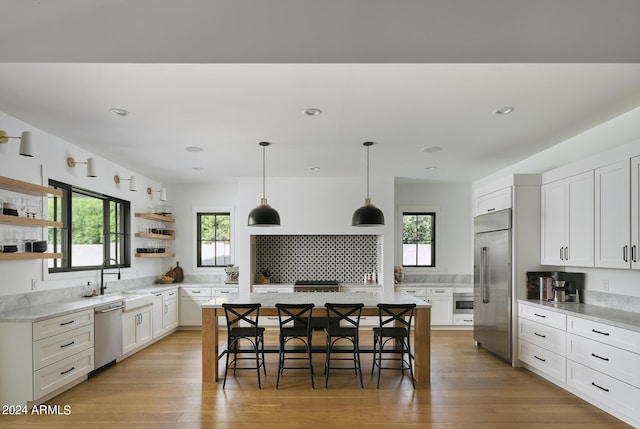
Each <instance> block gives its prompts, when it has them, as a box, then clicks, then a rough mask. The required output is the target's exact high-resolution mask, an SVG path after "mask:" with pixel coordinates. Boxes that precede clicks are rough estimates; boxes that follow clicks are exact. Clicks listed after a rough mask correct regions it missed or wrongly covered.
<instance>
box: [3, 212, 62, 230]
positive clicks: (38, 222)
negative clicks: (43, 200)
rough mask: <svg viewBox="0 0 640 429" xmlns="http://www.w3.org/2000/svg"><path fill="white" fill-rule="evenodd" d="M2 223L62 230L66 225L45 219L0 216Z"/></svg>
mask: <svg viewBox="0 0 640 429" xmlns="http://www.w3.org/2000/svg"><path fill="white" fill-rule="evenodd" d="M0 223H3V224H7V225H19V226H44V227H52V228H62V227H63V226H64V225H63V223H62V222H54V221H51V220H44V219H31V218H26V217H18V216H8V215H3V214H0Z"/></svg>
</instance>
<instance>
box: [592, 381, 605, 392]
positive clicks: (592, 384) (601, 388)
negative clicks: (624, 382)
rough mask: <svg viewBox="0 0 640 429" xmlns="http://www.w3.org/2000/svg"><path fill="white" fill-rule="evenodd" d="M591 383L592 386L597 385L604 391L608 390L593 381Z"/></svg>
mask: <svg viewBox="0 0 640 429" xmlns="http://www.w3.org/2000/svg"><path fill="white" fill-rule="evenodd" d="M591 385H592V386H594V387H597V388H598V389H600V390H604V391H605V392H608V391H609V389H605V388H604V387H601V386H598V385H597V384H596V383H594V382H593V381H592V382H591Z"/></svg>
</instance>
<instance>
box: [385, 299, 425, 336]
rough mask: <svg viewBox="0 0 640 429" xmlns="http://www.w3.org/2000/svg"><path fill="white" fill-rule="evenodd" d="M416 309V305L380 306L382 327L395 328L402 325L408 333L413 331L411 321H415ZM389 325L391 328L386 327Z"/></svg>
mask: <svg viewBox="0 0 640 429" xmlns="http://www.w3.org/2000/svg"><path fill="white" fill-rule="evenodd" d="M415 308H416V304H415V303H411V304H384V303H380V304H378V314H379V317H380V327H381V328H386V327H389V328H391V327H393V326H394V325H395V326H397V325H398V324H400V325H401V326H402V327H404V328H405V329H406V330H407V332H409V330H410V329H411V320H412V319H413V310H414V309H415ZM386 325H389V326H386Z"/></svg>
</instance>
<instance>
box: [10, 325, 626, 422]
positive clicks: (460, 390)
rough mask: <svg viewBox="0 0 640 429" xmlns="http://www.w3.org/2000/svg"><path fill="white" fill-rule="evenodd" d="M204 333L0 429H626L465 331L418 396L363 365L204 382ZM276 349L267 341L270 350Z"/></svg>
mask: <svg viewBox="0 0 640 429" xmlns="http://www.w3.org/2000/svg"><path fill="white" fill-rule="evenodd" d="M200 335H201V334H200V332H199V331H180V332H177V333H175V334H173V335H171V336H169V337H167V338H165V339H163V340H161V341H160V342H158V343H156V344H154V345H152V346H150V347H148V348H147V349H145V350H143V351H141V352H139V353H137V354H135V355H134V356H132V357H130V358H128V359H125V360H124V361H122V362H119V363H118V364H117V365H116V366H114V367H112V368H109V369H108V370H106V371H104V372H103V373H102V374H100V375H98V376H96V377H93V378H91V379H89V380H87V381H85V382H83V383H81V384H80V385H78V386H76V387H75V388H73V389H71V390H69V391H67V392H65V393H63V394H61V395H59V396H57V397H55V398H54V399H52V400H51V401H50V402H49V404H51V405H61V406H64V405H68V406H70V410H71V414H70V415H67V416H63V415H59V416H52V415H40V416H38V415H27V416H7V415H0V427H1V428H26V427H36V428H39V427H43V428H45V427H46V428H66V429H67V428H87V427H92V428H101V427H105V428H107V427H108V428H121V427H126V428H200V427H212V428H213V427H215V428H248V429H251V428H260V429H270V428H278V429H289V428H291V429H294V428H295V429H311V428H331V429H336V428H343V427H344V428H347V427H348V428H359V427H362V428H368V429H377V428H384V429H387V428H442V429H445V428H446V429H470V428H479V429H485V428H487V429H488V428H491V429H493V428H524V429H527V428H536V429H537V428H576V429H578V428H580V429H585V428H607V429H610V428H627V427H629V426H627V425H625V424H624V423H622V422H620V421H619V420H617V419H615V418H613V417H611V416H610V415H608V414H606V413H604V412H603V411H600V410H599V409H597V408H595V407H593V406H591V405H589V404H588V403H586V402H584V401H582V400H580V399H579V398H577V397H575V396H573V395H571V394H569V393H567V392H565V391H564V390H562V389H560V388H559V387H556V386H555V385H553V384H551V383H549V382H547V381H545V380H543V379H541V378H539V377H537V376H536V375H534V374H532V373H530V372H528V371H526V370H523V369H514V368H511V367H510V366H508V365H507V364H505V363H504V362H502V361H500V360H498V359H497V358H495V357H494V356H492V355H491V354H489V353H487V352H486V351H484V350H483V349H479V348H476V347H475V346H474V344H473V340H472V334H471V332H469V331H453V332H452V331H435V332H433V336H432V376H431V380H432V382H431V385H430V386H428V387H426V388H423V389H419V390H415V391H414V390H413V389H412V388H411V383H410V379H409V378H408V377H404V379H403V378H402V377H400V375H399V372H396V371H387V372H383V374H382V377H383V378H382V381H381V386H380V390H376V389H375V377H371V376H370V375H369V373H370V368H371V358H370V357H366V358H364V360H363V366H364V369H365V371H364V375H365V377H364V381H365V389H364V390H361V389H360V387H359V383H358V381H357V377H355V376H354V375H353V373H352V372H350V371H339V372H335V373H334V372H332V373H331V379H330V384H329V389H328V390H325V389H324V384H323V376H322V360H321V357H318V362H317V364H316V365H317V366H316V377H315V382H316V389H315V390H311V389H310V383H309V379H308V373H307V372H306V371H304V370H301V371H300V370H299V371H296V370H293V371H285V374H284V375H283V376H282V378H281V381H280V389H279V390H275V389H274V385H275V378H276V367H277V358H276V357H277V355H276V354H272V355H270V356H269V357H267V376H266V379H263V388H262V390H258V388H257V383H256V378H255V373H254V372H253V371H243V372H242V371H241V372H238V376H237V377H235V378H234V377H230V378H229V380H228V381H227V387H226V389H225V390H222V384H221V383H220V384H213V383H212V384H207V385H203V384H202V383H201V381H200V377H201V371H200V359H201V354H200V353H201V347H200V340H201V336H200ZM269 341H271V340H269Z"/></svg>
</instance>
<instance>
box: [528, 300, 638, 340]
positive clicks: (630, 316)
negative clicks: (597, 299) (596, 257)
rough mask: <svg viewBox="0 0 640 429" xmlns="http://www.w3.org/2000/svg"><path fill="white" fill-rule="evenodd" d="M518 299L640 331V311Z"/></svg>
mask: <svg viewBox="0 0 640 429" xmlns="http://www.w3.org/2000/svg"><path fill="white" fill-rule="evenodd" d="M518 301H519V302H521V303H523V304H529V305H533V306H536V307H540V308H545V309H547V310H553V311H557V312H558V313H563V314H566V315H569V316H576V317H581V318H583V319H588V320H593V321H594V322H600V323H605V324H607V325H611V326H616V327H618V328H624V329H628V330H630V331H636V332H640V313H633V312H631V311H622V310H616V309H613V308H609V307H601V306H598V305H592V304H582V303H577V302H547V301H540V300H537V299H529V300H524V299H520V300H518Z"/></svg>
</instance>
